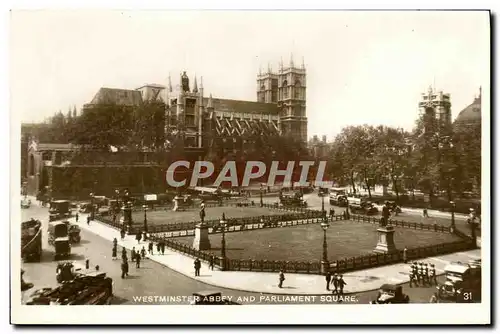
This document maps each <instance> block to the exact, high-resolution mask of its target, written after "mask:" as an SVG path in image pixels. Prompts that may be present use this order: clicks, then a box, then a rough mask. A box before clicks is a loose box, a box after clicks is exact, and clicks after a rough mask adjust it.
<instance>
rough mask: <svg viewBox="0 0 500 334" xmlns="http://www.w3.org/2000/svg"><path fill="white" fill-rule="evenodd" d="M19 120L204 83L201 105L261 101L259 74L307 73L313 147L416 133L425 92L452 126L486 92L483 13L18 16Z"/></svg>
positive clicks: (14, 49) (15, 89)
mask: <svg viewBox="0 0 500 334" xmlns="http://www.w3.org/2000/svg"><path fill="white" fill-rule="evenodd" d="M10 28H11V29H10V37H11V39H10V80H11V92H10V93H11V94H10V97H11V101H10V102H11V104H10V106H11V113H14V114H16V115H19V118H20V119H21V121H23V122H34V121H43V120H44V119H45V118H46V117H49V116H51V115H53V114H54V113H55V112H57V111H59V110H61V111H62V112H64V113H66V112H67V110H68V108H70V107H71V108H73V106H74V105H75V106H76V107H77V109H80V108H81V107H82V105H83V104H85V103H88V102H90V100H91V99H92V98H93V96H94V95H95V94H96V92H97V91H98V90H99V88H101V87H112V88H125V89H135V88H138V87H140V86H142V85H144V84H147V83H158V84H163V85H167V82H168V76H169V75H171V76H172V83H173V84H174V85H176V84H178V80H179V76H180V72H181V71H187V73H188V75H189V77H190V79H191V82H192V80H193V79H194V76H195V75H196V76H197V77H198V80H199V77H200V76H203V84H204V90H205V95H207V96H208V95H209V94H212V95H213V96H214V97H219V98H228V99H238V100H250V101H256V87H257V83H256V75H257V73H258V72H259V68H260V67H262V68H264V69H265V68H267V67H268V64H269V63H270V64H271V66H272V67H273V68H274V69H277V68H278V64H279V62H280V60H281V59H283V62H284V63H285V64H288V63H289V62H290V58H291V57H292V56H293V59H294V62H295V64H298V65H300V64H301V63H302V59H304V63H305V66H306V69H307V109H306V113H307V117H308V136H309V137H311V136H312V135H315V134H316V135H319V136H322V135H327V137H328V139H329V140H330V139H333V138H334V136H335V135H336V134H338V133H339V132H340V131H341V129H342V128H343V127H345V126H348V125H357V124H372V125H378V124H385V125H389V126H395V127H403V128H405V129H408V130H411V128H412V127H413V126H414V123H415V120H416V118H417V117H418V102H419V99H420V96H421V93H423V92H426V91H427V90H428V87H429V85H432V86H434V87H435V88H436V89H438V90H443V91H444V92H445V93H449V94H450V95H451V102H452V115H453V117H456V115H457V114H458V113H459V112H460V110H462V109H463V108H465V107H466V106H467V105H469V104H470V103H472V101H473V99H474V97H475V96H476V95H478V93H479V87H480V86H482V87H483V92H484V91H485V89H489V79H490V67H489V63H490V49H489V44H490V34H489V17H488V13H487V12H451V11H448V12H437V11H434V12H432V11H431V12H412V11H407V12H341V11H337V12H335V11H307V12H302V11H246V12H244V11H225V12H217V11H187V12H175V11H111V10H107V11H105V10H101V11H95V10H94V11H91V10H78V11H76V10H75V11H41V10H40V11H14V12H12V14H11V26H10Z"/></svg>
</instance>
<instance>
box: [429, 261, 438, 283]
mask: <svg viewBox="0 0 500 334" xmlns="http://www.w3.org/2000/svg"><path fill="white" fill-rule="evenodd" d="M429 282H432V283H434V285H437V279H436V268H435V266H434V264H433V263H431V270H430V279H429ZM432 283H431V284H432Z"/></svg>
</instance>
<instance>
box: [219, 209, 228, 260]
mask: <svg viewBox="0 0 500 334" xmlns="http://www.w3.org/2000/svg"><path fill="white" fill-rule="evenodd" d="M220 225H221V227H222V240H221V246H220V256H221V257H222V258H223V259H225V258H226V225H227V222H226V215H225V214H224V213H222V219H221V220H220Z"/></svg>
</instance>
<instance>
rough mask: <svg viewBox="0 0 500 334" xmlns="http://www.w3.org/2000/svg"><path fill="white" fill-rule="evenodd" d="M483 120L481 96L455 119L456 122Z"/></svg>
mask: <svg viewBox="0 0 500 334" xmlns="http://www.w3.org/2000/svg"><path fill="white" fill-rule="evenodd" d="M475 122H481V98H480V97H478V98H475V99H474V102H472V103H471V104H470V105H468V106H467V107H466V108H465V109H463V110H462V111H461V112H460V113H459V114H458V116H457V118H456V119H455V123H475Z"/></svg>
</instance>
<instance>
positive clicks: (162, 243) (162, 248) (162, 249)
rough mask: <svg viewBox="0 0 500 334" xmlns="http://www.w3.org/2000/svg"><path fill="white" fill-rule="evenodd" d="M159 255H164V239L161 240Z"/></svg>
mask: <svg viewBox="0 0 500 334" xmlns="http://www.w3.org/2000/svg"><path fill="white" fill-rule="evenodd" d="M161 255H165V240H164V239H162V240H161Z"/></svg>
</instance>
